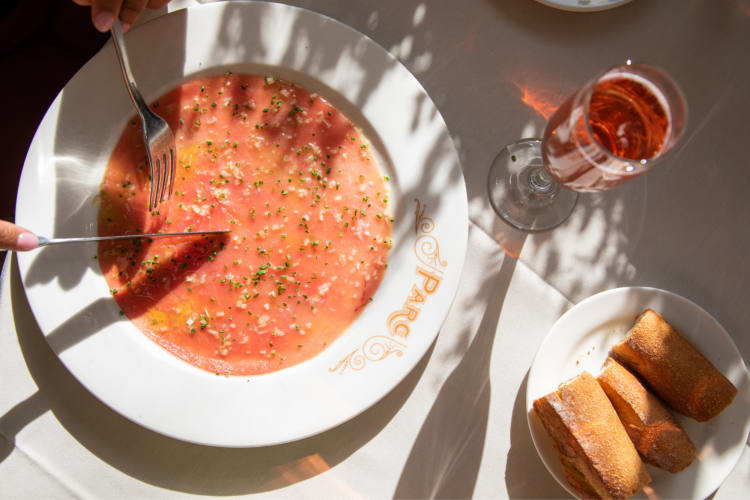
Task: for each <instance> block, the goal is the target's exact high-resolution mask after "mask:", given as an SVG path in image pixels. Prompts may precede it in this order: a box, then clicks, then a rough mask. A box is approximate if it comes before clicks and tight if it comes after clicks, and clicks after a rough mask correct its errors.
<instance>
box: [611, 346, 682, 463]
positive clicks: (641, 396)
mask: <svg viewBox="0 0 750 500" xmlns="http://www.w3.org/2000/svg"><path fill="white" fill-rule="evenodd" d="M597 381H598V382H599V385H601V386H602V389H604V392H605V393H606V394H607V397H608V398H609V400H610V401H611V402H612V406H614V407H615V411H617V415H618V416H619V417H620V421H621V422H622V424H623V425H624V426H625V431H627V433H628V436H630V439H631V440H632V441H633V444H634V445H635V449H636V450H638V453H640V454H641V457H642V458H643V460H644V461H645V462H646V463H649V464H651V465H655V466H657V467H660V468H662V469H665V470H668V471H669V472H671V473H673V474H674V473H676V472H680V471H681V470H683V469H684V468H686V467H687V466H688V465H690V464H691V463H692V461H693V460H694V459H695V445H693V442H692V441H691V440H690V436H688V434H687V432H685V431H684V430H683V428H682V427H680V424H678V423H677V421H676V420H675V419H674V417H672V414H671V413H669V410H667V409H666V408H664V405H662V404H661V402H659V400H658V399H657V398H656V396H654V395H653V394H651V393H650V392H649V391H648V390H647V389H646V388H645V387H643V384H641V382H640V381H639V380H638V379H637V378H636V376H635V375H633V374H632V373H630V372H629V371H628V370H627V369H626V368H625V367H624V366H622V365H621V364H620V363H618V362H617V361H615V360H614V359H612V358H607V361H606V362H605V363H604V369H603V370H602V373H601V374H600V375H599V376H598V377H597Z"/></svg>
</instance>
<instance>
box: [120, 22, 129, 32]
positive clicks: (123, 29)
mask: <svg viewBox="0 0 750 500" xmlns="http://www.w3.org/2000/svg"><path fill="white" fill-rule="evenodd" d="M129 29H130V23H122V32H123V33H127V32H128V30H129Z"/></svg>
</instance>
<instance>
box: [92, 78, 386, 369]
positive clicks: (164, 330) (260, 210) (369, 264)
mask: <svg viewBox="0 0 750 500" xmlns="http://www.w3.org/2000/svg"><path fill="white" fill-rule="evenodd" d="M152 109H153V110H154V111H155V112H157V113H158V114H160V115H161V116H163V117H164V118H165V119H166V120H167V122H168V123H169V124H170V126H171V127H172V130H173V131H174V132H175V137H176V142H177V162H176V172H177V173H176V177H175V183H174V194H173V196H172V198H171V199H170V200H169V201H168V202H166V203H162V204H161V205H159V207H158V210H151V209H150V207H149V206H148V193H149V190H150V179H149V175H148V174H149V168H148V165H147V161H146V158H145V149H144V145H143V140H142V135H141V128H140V124H139V123H138V122H137V121H136V120H135V119H133V120H131V121H130V122H129V123H128V125H127V127H126V129H125V131H124V132H123V134H122V136H121V137H120V140H119V142H118V143H117V146H116V147H115V150H114V152H113V153H112V156H111V158H110V161H109V163H108V165H107V169H106V173H105V176H104V180H103V183H102V186H101V191H100V194H99V201H100V209H99V220H98V227H99V234H101V235H110V234H135V233H138V232H143V231H148V232H158V231H162V232H177V231H187V232H190V231H194V230H195V231H197V230H207V229H225V228H227V229H231V230H232V231H231V233H229V234H228V235H224V236H223V237H217V236H211V237H207V236H197V235H196V236H194V237H185V238H169V239H152V240H150V239H146V238H140V239H134V240H126V241H109V242H102V243H100V245H99V252H98V259H99V263H100V266H101V269H102V272H103V274H104V276H105V279H106V281H107V283H108V286H109V287H110V292H111V294H112V295H113V297H114V299H115V300H116V301H117V303H118V305H119V306H120V308H121V310H122V314H124V315H126V316H127V317H128V318H129V319H130V320H131V321H132V322H133V323H134V324H135V325H136V326H137V327H138V328H139V330H141V331H142V332H143V333H144V334H146V335H147V336H148V337H149V338H151V339H152V340H153V341H155V342H156V343H158V344H159V345H161V346H162V347H163V348H165V349H166V350H168V351H169V352H171V353H172V354H174V355H176V356H178V357H179V358H181V359H183V360H185V361H187V362H188V363H191V364H192V365H194V366H196V367H199V368H202V369H204V370H208V371H211V372H215V373H217V374H224V375H254V374H262V373H268V372H272V371H276V370H279V369H282V368H285V367H288V366H292V365H295V364H298V363H300V362H302V361H305V360H307V359H309V358H311V357H313V356H315V355H316V354H318V353H319V352H321V351H322V350H323V349H325V348H326V347H327V346H328V345H330V344H331V343H332V342H333V341H334V340H335V339H336V338H337V337H338V336H339V335H340V334H341V333H342V332H344V331H345V330H346V328H347V327H348V326H349V325H350V324H351V323H352V321H353V320H354V319H355V318H356V317H357V316H358V315H359V313H360V312H361V311H362V309H363V308H364V307H365V306H366V305H367V304H368V303H369V302H370V301H371V300H372V297H373V294H374V293H375V290H376V289H377V287H378V285H379V284H380V282H381V280H382V278H383V274H384V271H385V268H386V266H387V263H386V262H387V257H388V251H389V249H390V247H391V245H392V243H391V225H392V222H393V220H392V218H391V216H390V215H389V214H390V211H389V204H388V201H389V200H388V197H389V188H388V180H389V179H388V177H387V176H384V175H383V173H382V172H381V170H380V168H379V166H378V164H377V161H376V159H375V157H374V155H373V154H372V152H371V147H370V144H369V142H368V140H367V139H366V137H364V135H363V134H362V132H361V130H359V129H358V128H357V127H356V126H355V125H354V124H353V123H352V122H351V121H350V120H349V119H348V118H347V117H346V116H344V115H343V114H342V113H341V112H339V111H338V110H337V109H336V108H335V107H334V106H332V105H331V104H330V103H329V102H328V101H326V100H325V99H324V98H322V97H320V96H318V95H316V94H314V93H311V92H309V91H308V90H306V89H304V88H302V87H300V86H299V85H295V84H294V83H292V82H288V81H283V80H279V79H277V78H275V77H269V76H260V75H238V74H232V73H226V74H224V75H219V76H211V77H204V78H199V79H194V80H191V81H189V82H187V83H185V84H183V85H181V86H179V87H177V88H175V89H173V90H172V91H170V92H169V93H167V94H166V95H164V96H163V97H161V98H160V99H158V100H157V101H156V102H155V103H154V104H153V105H152Z"/></svg>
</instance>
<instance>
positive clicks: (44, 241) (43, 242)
mask: <svg viewBox="0 0 750 500" xmlns="http://www.w3.org/2000/svg"><path fill="white" fill-rule="evenodd" d="M229 232H231V229H217V230H213V231H187V232H183V233H141V234H119V235H115V236H87V237H83V238H45V237H44V236H37V238H38V239H39V247H43V246H47V245H59V244H62V243H86V242H89V241H105V240H135V239H138V238H166V237H169V236H201V235H205V234H226V233H229ZM37 248H38V247H37Z"/></svg>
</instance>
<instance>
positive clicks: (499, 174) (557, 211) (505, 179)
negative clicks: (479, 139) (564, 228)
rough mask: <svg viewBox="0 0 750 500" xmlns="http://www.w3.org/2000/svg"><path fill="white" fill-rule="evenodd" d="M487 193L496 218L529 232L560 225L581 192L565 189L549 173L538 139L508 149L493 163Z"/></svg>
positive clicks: (512, 145)
mask: <svg viewBox="0 0 750 500" xmlns="http://www.w3.org/2000/svg"><path fill="white" fill-rule="evenodd" d="M487 190H488V194H489V197H490V203H491V204H492V208H493V209H494V210H495V212H496V213H497V215H499V216H500V217H501V218H502V219H503V220H505V221H506V222H507V223H508V224H510V225H511V226H513V227H515V228H517V229H521V230H522V231H529V232H536V231H546V230H548V229H552V228H554V227H557V226H559V225H560V224H562V223H563V222H564V221H565V220H566V219H567V218H568V216H570V213H571V212H572V211H573V208H574V207H575V206H576V201H578V193H576V192H575V191H571V190H569V189H566V188H564V187H562V186H561V185H559V184H558V183H556V182H555V181H554V180H553V179H552V177H550V175H549V173H547V170H546V169H545V168H544V162H543V160H542V141H541V140H539V139H523V140H520V141H518V142H514V143H513V144H509V145H507V146H505V147H504V148H503V149H502V151H500V153H499V154H498V155H497V157H496V158H495V161H493V162H492V167H490V173H489V177H488V179H487Z"/></svg>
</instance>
